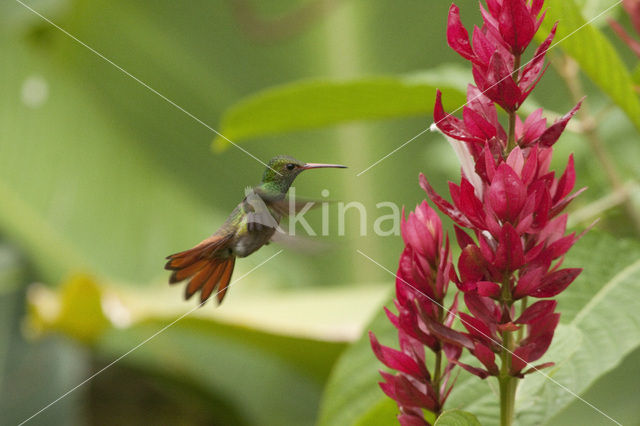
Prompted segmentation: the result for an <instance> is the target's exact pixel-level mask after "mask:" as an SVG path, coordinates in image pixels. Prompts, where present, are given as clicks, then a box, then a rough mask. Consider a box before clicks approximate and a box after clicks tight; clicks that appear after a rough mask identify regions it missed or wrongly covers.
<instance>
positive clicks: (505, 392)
mask: <svg viewBox="0 0 640 426" xmlns="http://www.w3.org/2000/svg"><path fill="white" fill-rule="evenodd" d="M502 341H503V344H504V348H503V349H502V353H501V354H500V356H501V359H502V365H501V366H500V375H499V376H498V382H499V383H500V425H501V426H511V424H513V417H514V414H515V405H516V388H517V387H518V379H517V378H516V377H513V376H511V375H510V374H509V370H510V369H511V353H510V351H512V348H513V333H511V332H509V331H505V332H503V333H502ZM507 349H508V350H507Z"/></svg>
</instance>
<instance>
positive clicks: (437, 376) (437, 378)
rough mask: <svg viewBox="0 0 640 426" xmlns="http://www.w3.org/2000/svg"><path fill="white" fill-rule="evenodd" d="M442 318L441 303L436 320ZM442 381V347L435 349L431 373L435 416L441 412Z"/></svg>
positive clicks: (441, 319) (440, 320)
mask: <svg viewBox="0 0 640 426" xmlns="http://www.w3.org/2000/svg"><path fill="white" fill-rule="evenodd" d="M443 320H444V311H443V309H442V304H440V305H439V306H438V321H439V322H440V323H442V321H443ZM441 381H442V347H440V349H438V350H437V351H436V365H435V369H434V373H433V381H432V383H431V384H432V386H433V390H434V392H435V400H436V403H437V410H436V411H435V415H436V418H438V416H440V414H441V413H442V407H441V406H440V382H441Z"/></svg>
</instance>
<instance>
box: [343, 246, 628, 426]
mask: <svg viewBox="0 0 640 426" xmlns="http://www.w3.org/2000/svg"><path fill="white" fill-rule="evenodd" d="M356 251H357V252H358V253H359V254H361V255H362V256H363V257H365V258H366V259H368V260H369V261H371V262H372V263H374V264H376V265H378V266H379V267H380V268H382V269H383V270H385V271H387V272H388V273H389V274H391V275H393V276H394V277H396V279H398V280H400V281H402V283H403V284H406V285H407V286H409V287H411V288H412V289H414V290H415V291H417V292H418V293H420V294H421V295H423V296H424V297H426V298H427V299H429V300H430V301H431V302H432V303H435V304H436V305H438V306H439V307H441V308H442V309H444V310H445V311H447V313H450V314H452V315H453V316H455V317H456V318H457V319H459V320H460V321H461V322H462V323H464V324H466V325H468V326H469V327H471V328H473V329H474V330H475V331H477V332H478V333H480V334H482V335H483V336H484V337H486V338H487V339H489V340H491V341H492V342H493V343H495V344H496V345H498V346H500V347H501V348H502V349H504V350H505V351H507V352H509V353H510V354H511V355H513V356H514V357H516V358H518V359H519V360H520V361H522V362H524V363H525V365H526V366H527V367H529V368H531V369H533V370H535V371H536V372H537V373H540V374H542V375H543V376H544V377H545V378H546V379H547V380H549V381H551V382H552V383H555V384H556V385H558V386H560V388H562V389H564V390H565V391H567V392H568V393H570V394H571V395H573V396H574V397H576V398H578V399H579V400H580V401H582V402H584V403H585V404H587V405H588V406H589V407H591V408H593V409H594V410H595V411H597V412H598V413H600V414H602V415H603V416H604V417H606V418H607V419H609V420H611V421H612V422H613V423H615V424H617V425H619V426H622V423H620V422H618V421H616V420H614V419H613V418H611V416H609V415H607V413H605V412H604V411H602V410H600V409H599V408H598V407H596V406H595V405H593V404H592V403H590V402H589V401H587V400H585V399H584V398H582V397H580V396H579V395H578V394H576V393H575V392H573V391H572V390H571V389H569V388H567V387H566V386H564V385H563V384H562V383H560V382H558V381H556V380H554V379H552V378H551V377H550V376H549V375H548V374H546V373H545V372H543V371H542V370H539V369H538V368H536V367H535V366H534V365H532V364H530V363H529V362H527V361H525V360H524V359H522V358H521V357H520V356H518V355H516V354H515V353H513V352H512V351H510V350H509V349H508V348H505V347H504V346H503V345H502V344H501V343H500V342H498V341H496V340H495V339H494V338H493V337H491V336H487V335H486V334H485V333H483V332H482V331H481V330H478V329H477V328H476V327H474V326H473V324H469V323H468V322H466V321H464V320H463V319H462V318H460V316H459V315H458V314H457V313H454V312H451V311H450V310H449V309H447V308H445V307H444V306H443V305H441V304H440V303H438V302H437V301H435V300H433V299H432V298H431V297H429V296H427V295H426V294H425V293H423V292H422V291H420V290H418V289H417V288H415V287H414V286H412V285H411V284H409V283H408V282H407V281H405V280H404V279H402V278H400V277H399V276H398V275H396V274H394V273H393V272H392V271H390V270H389V269H387V268H386V267H385V266H384V265H381V264H380V263H378V262H376V261H375V260H374V259H372V258H371V257H369V256H367V255H366V254H364V253H363V252H362V251H360V250H356Z"/></svg>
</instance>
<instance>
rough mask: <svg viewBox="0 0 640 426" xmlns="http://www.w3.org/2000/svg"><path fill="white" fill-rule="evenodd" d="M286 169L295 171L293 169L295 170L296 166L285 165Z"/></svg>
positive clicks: (291, 164)
mask: <svg viewBox="0 0 640 426" xmlns="http://www.w3.org/2000/svg"><path fill="white" fill-rule="evenodd" d="M286 167H287V170H293V169H295V168H296V165H295V164H293V163H289V164H287V166H286Z"/></svg>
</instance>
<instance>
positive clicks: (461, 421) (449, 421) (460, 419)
mask: <svg viewBox="0 0 640 426" xmlns="http://www.w3.org/2000/svg"><path fill="white" fill-rule="evenodd" d="M434 426H480V422H479V421H478V419H477V417H476V416H474V415H473V414H471V413H467V412H465V411H462V410H448V411H445V412H444V413H442V414H441V415H440V417H438V419H437V420H436V422H435V424H434Z"/></svg>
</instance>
